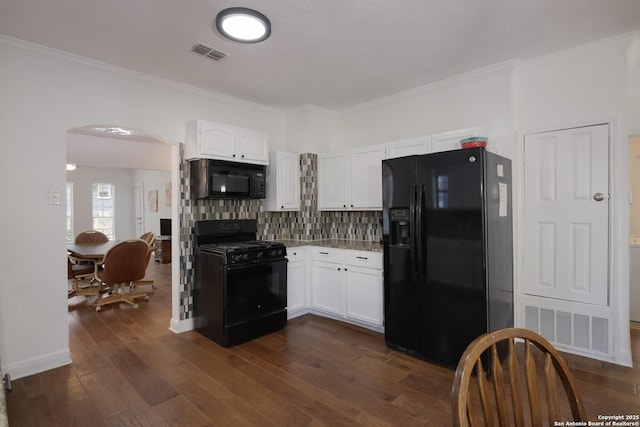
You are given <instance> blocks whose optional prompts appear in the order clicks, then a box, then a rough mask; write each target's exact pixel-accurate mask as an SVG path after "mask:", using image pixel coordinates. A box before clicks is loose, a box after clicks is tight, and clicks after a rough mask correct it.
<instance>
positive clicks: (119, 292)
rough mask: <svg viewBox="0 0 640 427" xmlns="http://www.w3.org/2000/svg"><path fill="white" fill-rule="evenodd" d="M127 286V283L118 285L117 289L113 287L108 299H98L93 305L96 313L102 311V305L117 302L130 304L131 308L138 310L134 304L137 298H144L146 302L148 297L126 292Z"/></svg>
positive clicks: (141, 293)
mask: <svg viewBox="0 0 640 427" xmlns="http://www.w3.org/2000/svg"><path fill="white" fill-rule="evenodd" d="M129 285H130V284H129V283H120V285H118V288H117V289H116V287H114V293H113V294H111V295H109V296H108V297H105V298H102V299H98V300H97V301H96V304H95V307H96V311H100V310H102V306H104V305H108V304H114V303H119V302H125V303H127V304H130V305H131V306H132V307H133V308H138V304H136V302H135V300H136V299H137V298H144V299H145V300H146V301H148V300H149V295H147V293H146V292H126V291H125V289H126V287H127V286H129Z"/></svg>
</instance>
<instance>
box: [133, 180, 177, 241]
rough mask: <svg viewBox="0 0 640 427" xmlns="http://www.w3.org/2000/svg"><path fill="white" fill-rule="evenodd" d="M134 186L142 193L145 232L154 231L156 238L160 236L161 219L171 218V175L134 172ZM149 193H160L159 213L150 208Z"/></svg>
mask: <svg viewBox="0 0 640 427" xmlns="http://www.w3.org/2000/svg"><path fill="white" fill-rule="evenodd" d="M133 181H134V185H136V186H137V187H139V188H140V190H141V191H142V201H143V218H144V219H143V223H144V227H143V229H144V231H145V232H146V231H152V232H154V233H155V235H156V236H159V235H160V218H171V203H172V202H171V195H170V194H168V193H167V186H169V191H173V187H172V185H171V173H170V172H163V171H150V170H134V172H133ZM149 191H154V192H155V191H157V192H158V206H157V211H155V212H153V211H152V209H151V206H149Z"/></svg>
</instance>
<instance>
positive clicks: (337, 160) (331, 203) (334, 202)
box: [318, 152, 349, 210]
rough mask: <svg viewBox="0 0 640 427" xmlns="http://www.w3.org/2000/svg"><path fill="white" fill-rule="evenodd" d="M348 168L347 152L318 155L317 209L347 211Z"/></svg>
mask: <svg viewBox="0 0 640 427" xmlns="http://www.w3.org/2000/svg"><path fill="white" fill-rule="evenodd" d="M348 168H349V153H347V152H339V153H325V154H318V209H325V210H343V209H348V205H349V184H348V177H349V170H348Z"/></svg>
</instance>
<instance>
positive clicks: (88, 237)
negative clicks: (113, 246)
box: [75, 230, 109, 243]
mask: <svg viewBox="0 0 640 427" xmlns="http://www.w3.org/2000/svg"><path fill="white" fill-rule="evenodd" d="M108 241H109V238H108V237H107V235H106V234H104V233H101V232H100V231H95V230H89V231H82V232H80V233H78V235H77V236H76V238H75V243H107V242H108Z"/></svg>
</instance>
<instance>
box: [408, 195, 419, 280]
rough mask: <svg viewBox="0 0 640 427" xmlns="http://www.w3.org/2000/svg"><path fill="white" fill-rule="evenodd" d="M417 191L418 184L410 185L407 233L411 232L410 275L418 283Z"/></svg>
mask: <svg viewBox="0 0 640 427" xmlns="http://www.w3.org/2000/svg"><path fill="white" fill-rule="evenodd" d="M417 193H418V186H417V185H416V184H413V185H412V186H411V201H410V202H409V233H411V248H410V251H411V275H412V276H413V282H414V283H418V270H417V262H416V256H417V254H416V250H417V246H416V245H417V243H418V240H417V239H416V235H417V233H416V196H417Z"/></svg>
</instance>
